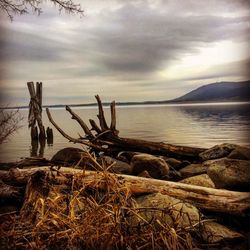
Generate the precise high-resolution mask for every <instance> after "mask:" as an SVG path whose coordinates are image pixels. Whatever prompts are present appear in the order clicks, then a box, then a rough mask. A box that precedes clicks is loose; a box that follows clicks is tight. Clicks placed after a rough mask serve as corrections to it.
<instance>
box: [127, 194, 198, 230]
mask: <svg viewBox="0 0 250 250" xmlns="http://www.w3.org/2000/svg"><path fill="white" fill-rule="evenodd" d="M135 207H136V208H143V209H142V210H141V211H140V210H139V209H138V210H137V211H140V212H139V215H140V216H141V218H140V217H138V216H133V217H132V218H131V223H132V226H137V225H139V224H140V225H143V224H145V222H146V223H147V222H148V223H150V224H151V225H153V226H155V227H156V228H157V227H159V224H158V223H157V220H158V221H160V222H161V223H162V224H163V225H166V224H167V225H168V226H169V227H170V228H171V227H174V226H175V227H176V228H185V227H189V226H191V227H192V226H193V225H195V224H196V223H197V222H198V221H199V220H200V213H199V211H198V209H197V208H196V207H194V206H193V205H191V204H189V203H184V202H182V201H180V200H179V199H175V198H173V197H170V196H168V195H163V194H161V193H155V194H149V195H145V196H141V197H139V198H136V204H135ZM147 208H148V209H147ZM168 226H166V227H168Z"/></svg>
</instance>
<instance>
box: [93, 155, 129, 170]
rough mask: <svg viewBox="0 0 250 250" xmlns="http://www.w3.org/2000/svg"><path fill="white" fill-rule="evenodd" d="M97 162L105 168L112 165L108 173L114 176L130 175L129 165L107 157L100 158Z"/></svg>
mask: <svg viewBox="0 0 250 250" xmlns="http://www.w3.org/2000/svg"><path fill="white" fill-rule="evenodd" d="M98 162H100V163H101V164H105V166H106V167H109V166H110V165H112V167H110V168H109V171H110V172H113V173H116V174H131V173H132V166H131V165H129V164H128V163H126V162H123V161H119V160H116V159H114V158H112V157H109V156H102V157H100V159H98Z"/></svg>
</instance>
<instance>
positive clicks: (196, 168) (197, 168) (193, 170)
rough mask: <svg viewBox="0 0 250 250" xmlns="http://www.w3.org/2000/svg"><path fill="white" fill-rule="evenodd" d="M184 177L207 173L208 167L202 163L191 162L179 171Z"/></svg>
mask: <svg viewBox="0 0 250 250" xmlns="http://www.w3.org/2000/svg"><path fill="white" fill-rule="evenodd" d="M179 172H180V173H181V175H182V177H183V178H187V177H191V176H195V175H200V174H205V173H206V172H207V167H206V166H204V165H202V164H190V165H188V166H186V167H184V168H182V169H181V170H180V171H179Z"/></svg>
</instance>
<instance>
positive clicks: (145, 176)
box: [138, 170, 152, 178]
mask: <svg viewBox="0 0 250 250" xmlns="http://www.w3.org/2000/svg"><path fill="white" fill-rule="evenodd" d="M138 176H139V177H143V178H152V176H151V175H150V174H149V173H148V171H147V170H144V171H142V172H141V173H140V174H139V175H138Z"/></svg>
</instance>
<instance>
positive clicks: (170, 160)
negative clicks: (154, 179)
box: [161, 157, 190, 170]
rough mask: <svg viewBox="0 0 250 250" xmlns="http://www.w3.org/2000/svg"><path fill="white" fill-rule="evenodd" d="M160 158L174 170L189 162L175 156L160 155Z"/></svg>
mask: <svg viewBox="0 0 250 250" xmlns="http://www.w3.org/2000/svg"><path fill="white" fill-rule="evenodd" d="M161 158H162V159H164V160H165V162H166V163H167V164H168V165H170V167H172V168H173V169H175V170H179V169H181V168H184V167H186V166H187V165H189V164H190V162H188V161H180V160H177V159H175V158H168V157H161Z"/></svg>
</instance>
